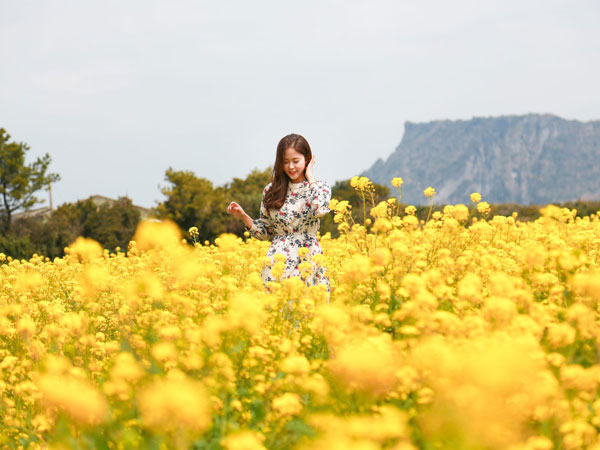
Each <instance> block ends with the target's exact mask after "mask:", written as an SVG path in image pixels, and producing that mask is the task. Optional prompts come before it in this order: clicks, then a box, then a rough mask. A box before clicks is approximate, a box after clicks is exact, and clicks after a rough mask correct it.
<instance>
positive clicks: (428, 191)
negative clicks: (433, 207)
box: [423, 186, 436, 197]
mask: <svg viewBox="0 0 600 450" xmlns="http://www.w3.org/2000/svg"><path fill="white" fill-rule="evenodd" d="M423 193H424V194H425V197H433V196H434V195H435V193H436V192H435V189H434V188H432V187H431V186H429V187H428V188H427V189H425V190H424V191H423Z"/></svg>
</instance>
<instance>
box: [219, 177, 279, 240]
mask: <svg viewBox="0 0 600 450" xmlns="http://www.w3.org/2000/svg"><path fill="white" fill-rule="evenodd" d="M268 188H269V186H267V187H266V188H265V190H264V191H263V198H262V200H261V202H260V216H259V218H258V219H252V217H250V216H249V215H248V214H246V212H245V211H244V210H243V209H242V207H241V206H240V205H238V204H237V203H235V202H231V203H230V204H229V207H228V208H227V212H230V213H231V214H233V215H234V216H235V217H237V218H238V219H240V220H241V221H242V222H244V225H245V226H246V229H247V230H248V232H249V233H250V236H252V237H254V238H256V239H260V240H262V241H270V240H271V239H273V234H274V233H273V225H272V223H271V219H270V217H269V215H268V214H267V210H266V209H265V205H264V198H265V193H266V192H267V190H268Z"/></svg>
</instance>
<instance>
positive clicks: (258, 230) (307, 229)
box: [248, 181, 331, 292]
mask: <svg viewBox="0 0 600 450" xmlns="http://www.w3.org/2000/svg"><path fill="white" fill-rule="evenodd" d="M270 187H271V183H269V184H268V185H267V186H266V187H265V189H264V191H263V200H262V201H261V205H260V217H259V218H258V219H255V220H254V221H253V223H252V228H250V229H249V230H248V231H249V232H250V235H251V236H252V237H254V238H256V239H260V240H269V241H272V243H271V246H270V247H269V250H268V252H267V257H269V258H270V259H271V266H269V265H265V267H264V268H263V270H262V274H261V276H262V279H263V283H264V284H265V285H266V284H267V282H269V281H275V277H274V276H273V275H272V274H271V267H272V265H273V264H274V263H275V261H274V258H273V256H274V255H275V254H282V255H284V256H285V270H284V272H283V275H282V276H281V278H282V279H283V278H288V277H293V276H298V277H300V278H302V280H303V281H304V282H305V283H306V284H324V285H325V286H327V291H328V292H329V290H330V286H329V278H327V276H326V275H325V268H323V267H321V266H317V265H315V264H314V263H313V268H314V270H313V272H312V274H311V275H310V276H308V277H307V278H306V279H304V278H303V277H302V275H301V273H300V269H299V268H298V266H299V265H300V264H301V263H302V261H303V258H301V256H300V255H299V254H298V250H300V249H301V248H303V247H304V248H307V249H308V258H312V256H313V255H316V254H322V253H323V251H322V250H321V246H320V245H319V241H318V240H317V231H318V229H319V225H320V220H319V217H322V216H324V215H325V214H327V213H328V212H329V201H330V200H331V187H330V186H329V184H328V183H326V182H324V181H317V182H316V183H313V185H312V187H310V186H309V183H308V181H302V182H300V183H288V190H287V194H286V197H285V202H284V203H283V206H282V207H281V208H280V209H277V210H273V209H272V210H271V211H270V212H269V213H268V214H267V210H266V208H265V205H264V198H265V194H266V193H267V191H268V190H269V188H270Z"/></svg>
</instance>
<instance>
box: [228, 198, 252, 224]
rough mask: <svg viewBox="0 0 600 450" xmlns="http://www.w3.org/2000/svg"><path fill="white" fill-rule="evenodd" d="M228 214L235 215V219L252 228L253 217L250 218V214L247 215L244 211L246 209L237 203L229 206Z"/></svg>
mask: <svg viewBox="0 0 600 450" xmlns="http://www.w3.org/2000/svg"><path fill="white" fill-rule="evenodd" d="M227 212H228V213H230V214H233V216H234V217H237V218H238V219H240V220H241V221H242V222H244V225H246V228H252V223H253V220H252V217H250V216H249V215H248V214H246V211H244V209H243V208H242V207H241V206H240V205H238V204H237V203H236V202H231V203H230V204H229V206H228V207H227Z"/></svg>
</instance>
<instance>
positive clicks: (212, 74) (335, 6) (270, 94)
mask: <svg viewBox="0 0 600 450" xmlns="http://www.w3.org/2000/svg"><path fill="white" fill-rule="evenodd" d="M599 13H600V2H598V1H596V0H588V1H585V0H581V1H579V0H574V1H566V0H565V1H556V0H540V1H528V0H517V1H514V0H503V1H485V0H473V1H470V0H453V1H447V0H440V1H428V0H421V1H416V0H410V1H409V0H390V1H379V0H369V1H366V0H365V1H350V0H343V1H342V0H340V1H327V0H302V1H282V0H277V1H276V0H273V1H261V0H255V1H247V0H245V1H226V0H224V1H221V2H216V1H211V2H208V1H199V0H197V1H160V2H159V1H151V0H143V1H142V0H127V1H122V0H119V1H112V0H103V1H91V0H90V1H87V0H86V1H81V0H74V1H42V0H40V1H28V0H10V1H9V0H0V55H1V56H2V63H1V66H0V67H1V68H0V128H2V127H3V128H5V129H6V130H7V131H8V133H9V134H10V135H11V136H12V138H13V140H16V141H23V142H26V143H28V144H29V145H30V147H31V150H30V152H29V153H28V156H29V161H32V160H33V158H34V157H37V156H39V155H42V154H44V153H49V154H50V156H51V157H52V166H51V168H52V171H54V172H57V173H59V174H60V175H61V177H62V180H61V181H60V182H58V183H57V184H56V185H55V186H54V187H53V193H54V202H55V205H56V204H61V203H63V202H67V201H74V200H77V199H83V198H86V197H88V196H90V195H93V194H101V195H105V196H109V197H113V198H116V197H118V196H121V195H128V196H129V197H131V198H132V199H133V202H134V203H135V204H139V205H142V206H154V205H155V203H156V201H158V200H161V199H162V198H163V197H162V195H161V193H160V191H159V188H158V186H159V185H164V184H165V181H164V174H165V170H166V169H167V168H168V167H173V168H174V169H176V170H191V171H193V172H194V173H195V174H196V175H197V176H199V177H204V178H207V179H209V180H211V181H212V182H213V183H214V184H215V185H221V184H224V183H226V182H228V181H230V180H231V179H232V178H233V177H241V178H243V177H245V176H246V175H247V174H248V173H249V172H250V171H251V170H252V169H254V168H260V169H264V168H267V167H270V166H272V164H273V162H274V156H275V149H276V146H277V142H278V141H279V139H280V138H281V137H283V136H284V135H286V134H288V133H292V132H294V133H299V134H302V135H304V136H305V137H306V138H307V139H308V141H309V143H310V144H311V147H312V149H313V152H314V154H315V158H316V159H315V175H316V177H317V179H323V180H326V181H329V182H331V183H332V184H333V183H334V182H335V181H337V180H341V179H347V178H350V177H352V176H353V175H357V174H359V173H360V172H362V171H363V170H366V169H367V168H369V167H370V166H371V165H372V164H373V163H374V162H375V161H376V159H377V158H380V157H381V158H386V157H387V156H389V155H390V154H391V153H392V152H393V151H394V149H395V147H396V146H397V145H398V144H399V143H400V141H401V139H402V134H403V129H404V122H405V121H407V120H408V121H413V122H423V121H430V120H437V119H470V118H472V117H474V116H497V115H506V114H525V113H529V112H537V113H552V114H556V115H558V116H561V117H564V118H568V119H578V120H593V119H600V90H599V87H598V82H599V80H600V27H599V26H598V24H599V23H600V14H599ZM45 195H46V194H43V196H45ZM232 200H234V199H232Z"/></svg>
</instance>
